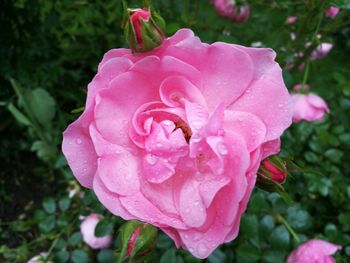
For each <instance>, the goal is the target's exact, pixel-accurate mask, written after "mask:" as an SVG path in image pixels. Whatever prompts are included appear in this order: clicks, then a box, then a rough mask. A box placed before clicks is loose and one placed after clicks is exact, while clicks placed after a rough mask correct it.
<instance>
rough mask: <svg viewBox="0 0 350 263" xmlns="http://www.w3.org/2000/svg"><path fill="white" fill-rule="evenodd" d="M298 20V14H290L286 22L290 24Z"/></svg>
mask: <svg viewBox="0 0 350 263" xmlns="http://www.w3.org/2000/svg"><path fill="white" fill-rule="evenodd" d="M297 20H298V17H297V16H289V17H287V19H286V24H289V25H291V24H294V23H295V22H297Z"/></svg>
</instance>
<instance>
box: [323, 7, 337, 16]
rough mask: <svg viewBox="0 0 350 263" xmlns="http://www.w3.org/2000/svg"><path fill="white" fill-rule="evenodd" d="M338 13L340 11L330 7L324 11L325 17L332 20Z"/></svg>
mask: <svg viewBox="0 0 350 263" xmlns="http://www.w3.org/2000/svg"><path fill="white" fill-rule="evenodd" d="M339 11H340V8H338V7H335V6H331V7H330V8H328V9H327V10H326V13H325V16H326V17H329V18H333V19H334V18H335V17H336V16H337V15H338V13H339Z"/></svg>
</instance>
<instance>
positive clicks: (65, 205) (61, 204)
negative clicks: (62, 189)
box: [58, 196, 70, 211]
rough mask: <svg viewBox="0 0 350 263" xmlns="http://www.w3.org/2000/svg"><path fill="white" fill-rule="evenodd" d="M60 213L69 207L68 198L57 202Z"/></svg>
mask: <svg viewBox="0 0 350 263" xmlns="http://www.w3.org/2000/svg"><path fill="white" fill-rule="evenodd" d="M58 206H59V207H60V209H61V211H66V210H67V209H68V208H69V206H70V198H69V197H68V196H65V197H62V198H61V199H60V201H59V202H58Z"/></svg>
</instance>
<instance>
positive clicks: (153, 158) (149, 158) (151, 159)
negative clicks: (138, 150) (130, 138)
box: [146, 154, 158, 165]
mask: <svg viewBox="0 0 350 263" xmlns="http://www.w3.org/2000/svg"><path fill="white" fill-rule="evenodd" d="M146 161H147V162H148V163H149V164H150V165H155V164H156V162H157V161H158V158H157V157H156V156H154V155H153V154H147V155H146Z"/></svg>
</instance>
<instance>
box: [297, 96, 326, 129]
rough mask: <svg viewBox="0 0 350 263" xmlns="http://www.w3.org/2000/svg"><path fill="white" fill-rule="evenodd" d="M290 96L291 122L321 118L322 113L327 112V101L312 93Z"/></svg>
mask: <svg viewBox="0 0 350 263" xmlns="http://www.w3.org/2000/svg"><path fill="white" fill-rule="evenodd" d="M292 98H293V103H294V114H293V122H299V121H301V120H306V121H315V120H321V119H323V116H324V114H325V113H326V112H329V108H328V106H327V103H326V102H325V101H324V100H323V99H322V98H321V97H320V96H318V95H316V94H314V93H309V94H292Z"/></svg>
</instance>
